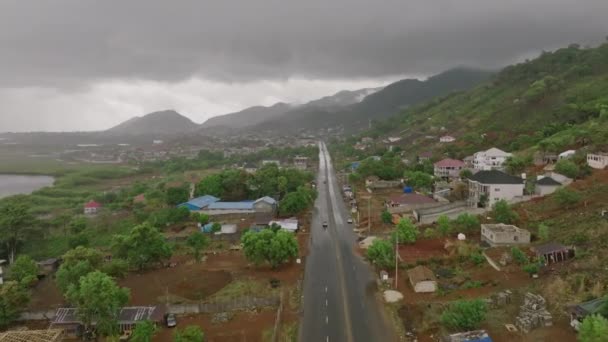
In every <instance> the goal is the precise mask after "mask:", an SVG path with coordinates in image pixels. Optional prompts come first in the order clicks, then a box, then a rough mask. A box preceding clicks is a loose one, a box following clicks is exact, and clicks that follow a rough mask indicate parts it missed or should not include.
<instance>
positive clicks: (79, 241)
mask: <svg viewBox="0 0 608 342" xmlns="http://www.w3.org/2000/svg"><path fill="white" fill-rule="evenodd" d="M68 246H69V247H70V248H71V249H74V248H76V247H78V246H82V247H88V246H89V238H88V237H87V236H86V234H84V233H83V232H81V233H78V234H75V235H72V236H70V237H69V238H68Z"/></svg>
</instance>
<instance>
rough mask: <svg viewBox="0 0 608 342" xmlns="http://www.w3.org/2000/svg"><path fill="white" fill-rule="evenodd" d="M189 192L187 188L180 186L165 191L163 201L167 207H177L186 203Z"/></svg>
mask: <svg viewBox="0 0 608 342" xmlns="http://www.w3.org/2000/svg"><path fill="white" fill-rule="evenodd" d="M189 197H190V192H189V191H188V188H186V187H183V186H180V187H175V188H169V189H167V194H166V197H165V201H166V202H167V204H168V205H178V204H181V203H184V202H187V201H188V198H189Z"/></svg>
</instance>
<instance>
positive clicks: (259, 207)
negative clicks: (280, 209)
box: [253, 196, 277, 215]
mask: <svg viewBox="0 0 608 342" xmlns="http://www.w3.org/2000/svg"><path fill="white" fill-rule="evenodd" d="M253 210H255V212H256V213H269V214H273V215H274V214H275V213H276V211H277V201H276V200H275V199H274V198H272V197H269V196H264V197H261V198H258V199H257V200H255V201H254V202H253Z"/></svg>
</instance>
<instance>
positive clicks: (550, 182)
mask: <svg viewBox="0 0 608 342" xmlns="http://www.w3.org/2000/svg"><path fill="white" fill-rule="evenodd" d="M538 177H539V178H538V180H537V181H536V187H535V189H534V193H535V194H537V195H539V196H546V195H549V194H552V193H554V192H555V190H557V189H558V188H559V187H560V186H562V183H560V182H558V181H556V180H555V179H553V178H551V177H545V176H538Z"/></svg>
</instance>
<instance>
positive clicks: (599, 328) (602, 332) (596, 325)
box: [578, 315, 608, 342]
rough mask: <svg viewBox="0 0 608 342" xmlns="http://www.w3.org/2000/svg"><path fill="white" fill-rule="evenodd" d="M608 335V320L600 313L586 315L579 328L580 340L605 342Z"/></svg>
mask: <svg viewBox="0 0 608 342" xmlns="http://www.w3.org/2000/svg"><path fill="white" fill-rule="evenodd" d="M606 336H608V320H607V319H606V318H604V317H602V316H600V315H590V316H587V317H585V319H584V320H583V323H582V324H581V326H580V328H579V330H578V340H579V341H580V342H603V341H606Z"/></svg>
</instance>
